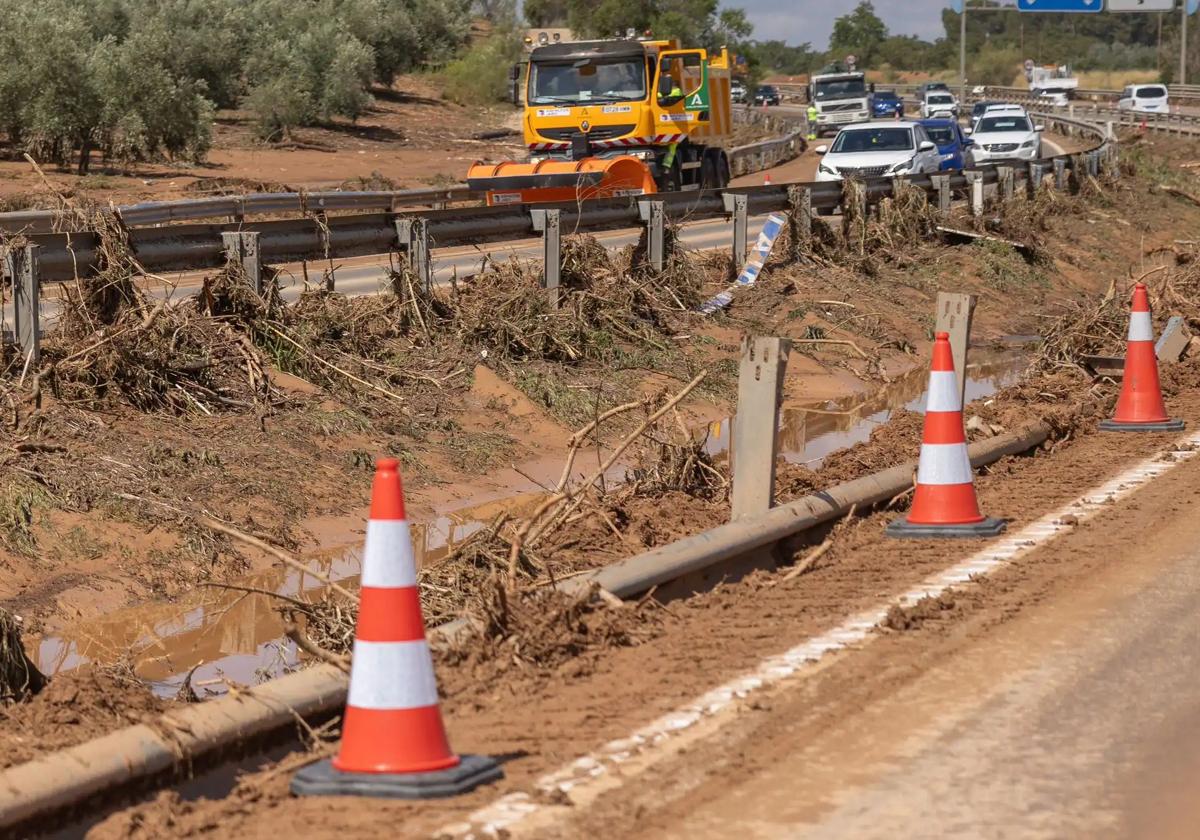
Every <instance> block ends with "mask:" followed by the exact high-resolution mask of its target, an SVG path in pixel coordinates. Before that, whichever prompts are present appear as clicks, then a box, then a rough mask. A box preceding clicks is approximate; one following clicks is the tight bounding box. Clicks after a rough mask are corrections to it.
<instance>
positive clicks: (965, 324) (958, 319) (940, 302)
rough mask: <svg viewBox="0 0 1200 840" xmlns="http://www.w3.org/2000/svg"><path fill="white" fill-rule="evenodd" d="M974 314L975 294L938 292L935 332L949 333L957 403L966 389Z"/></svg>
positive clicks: (960, 401) (960, 400)
mask: <svg viewBox="0 0 1200 840" xmlns="http://www.w3.org/2000/svg"><path fill="white" fill-rule="evenodd" d="M974 315H975V295H966V294H958V293H955V292H938V296H937V321H936V326H935V327H934V331H935V332H944V333H950V349H951V351H953V353H954V375H955V376H956V377H958V397H959V404H960V405H961V404H962V400H963V397H964V396H965V395H966V390H967V349H968V348H969V347H970V344H971V319H972V317H974Z"/></svg>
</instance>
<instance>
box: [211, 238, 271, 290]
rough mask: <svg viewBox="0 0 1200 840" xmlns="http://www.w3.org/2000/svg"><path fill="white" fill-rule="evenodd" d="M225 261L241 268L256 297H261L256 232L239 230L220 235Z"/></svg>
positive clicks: (260, 269)
mask: <svg viewBox="0 0 1200 840" xmlns="http://www.w3.org/2000/svg"><path fill="white" fill-rule="evenodd" d="M221 242H222V244H223V245H224V247H225V259H226V260H228V261H229V262H231V263H237V265H239V266H241V269H242V272H243V273H244V274H245V275H246V279H247V280H248V281H249V282H250V288H252V289H254V293H255V294H256V295H259V296H260V297H261V296H262V293H263V282H262V259H261V258H260V257H259V252H258V231H256V230H239V231H232V232H225V233H222V234H221Z"/></svg>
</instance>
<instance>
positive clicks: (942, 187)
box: [929, 175, 950, 216]
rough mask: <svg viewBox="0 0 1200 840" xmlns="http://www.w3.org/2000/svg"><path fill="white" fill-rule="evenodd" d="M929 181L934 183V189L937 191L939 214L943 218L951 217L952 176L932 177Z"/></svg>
mask: <svg viewBox="0 0 1200 840" xmlns="http://www.w3.org/2000/svg"><path fill="white" fill-rule="evenodd" d="M929 180H930V181H932V182H933V188H934V189H935V190H937V203H938V212H939V213H941V214H942V215H943V216H949V215H950V176H949V175H930V176H929Z"/></svg>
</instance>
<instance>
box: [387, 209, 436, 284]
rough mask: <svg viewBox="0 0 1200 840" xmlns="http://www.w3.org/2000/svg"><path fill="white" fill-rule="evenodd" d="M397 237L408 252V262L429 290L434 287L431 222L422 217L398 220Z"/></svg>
mask: <svg viewBox="0 0 1200 840" xmlns="http://www.w3.org/2000/svg"><path fill="white" fill-rule="evenodd" d="M396 238H397V239H398V240H399V241H400V245H401V247H403V248H404V249H405V251H407V253H408V264H409V266H410V267H411V268H412V270H413V273H414V274H416V275H417V279H418V280H419V281H421V285H422V286H424V287H425V291H426V292H428V291H430V290H432V289H433V264H432V260H431V258H430V253H429V224H428V222H426V221H425V219H422V218H414V217H411V216H409V217H405V218H403V219H397V220H396Z"/></svg>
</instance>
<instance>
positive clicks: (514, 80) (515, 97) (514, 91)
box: [508, 64, 521, 107]
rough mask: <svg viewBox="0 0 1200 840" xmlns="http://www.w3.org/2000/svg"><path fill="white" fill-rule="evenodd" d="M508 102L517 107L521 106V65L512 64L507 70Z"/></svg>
mask: <svg viewBox="0 0 1200 840" xmlns="http://www.w3.org/2000/svg"><path fill="white" fill-rule="evenodd" d="M508 101H509V102H511V103H512V104H513V105H516V106H517V107H520V106H521V65H520V64H514V65H513V66H512V67H509V68H508Z"/></svg>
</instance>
